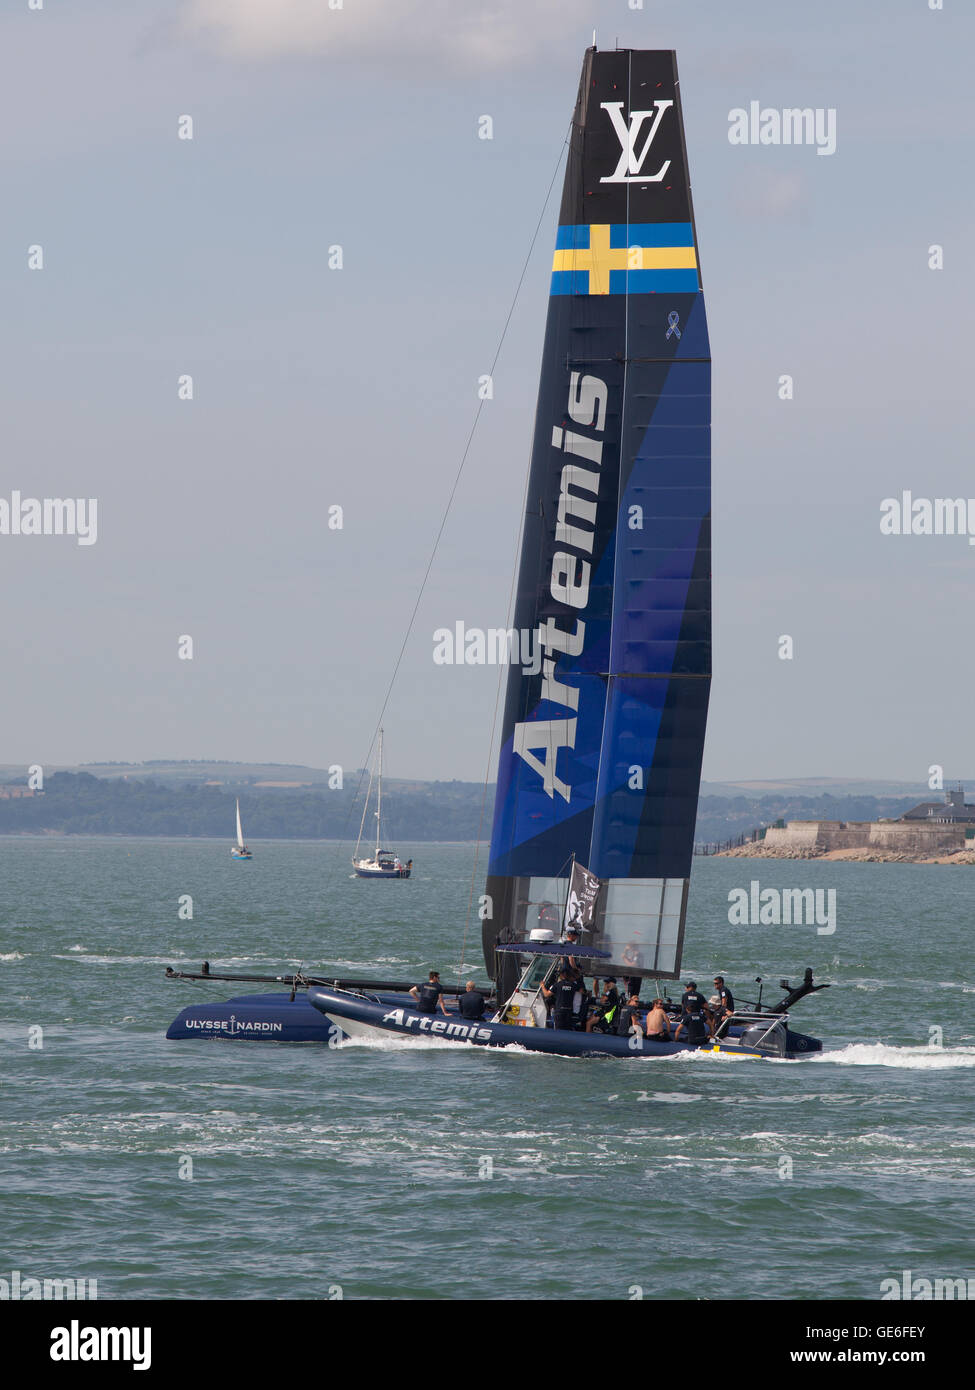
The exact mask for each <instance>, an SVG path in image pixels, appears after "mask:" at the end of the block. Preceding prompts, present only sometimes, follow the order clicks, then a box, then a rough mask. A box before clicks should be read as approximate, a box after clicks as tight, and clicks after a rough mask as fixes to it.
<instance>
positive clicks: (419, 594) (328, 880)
mask: <svg viewBox="0 0 975 1390" xmlns="http://www.w3.org/2000/svg"><path fill="white" fill-rule="evenodd" d="M571 130H572V123H571V121H570V123H569V127H568V129H567V131H566V134H565V138H564V139H563V141H562V147H561V149H560V150H559V155H558V159H557V160H556V162H555V168H554V170H553V171H552V178H551V180H550V182H549V185H548V188H547V190H546V192H545V198H544V200H543V202H542V207H541V210H540V212H539V214H538V220H537V221H536V223H535V230H534V231H533V232H532V236H531V241H530V242H529V245H528V251H527V254H526V256H525V259H524V263H523V264H522V267H521V273H520V275H519V276H518V283H517V285H516V286H515V292H514V296H513V297H512V300H511V305H510V307H509V309H508V313H507V315H506V317H505V321H504V325H503V327H502V329H501V336H500V337H499V339H498V345H497V348H496V349H495V352H494V357H493V359H492V361H491V373H490V374H491V375H492V376H493V375H494V369H495V367H496V366H497V364H498V359H499V357H500V356H501V349H502V347H503V346H504V341H505V338H506V337H507V334H508V329H509V327H510V326H511V320H512V317H513V316H514V312H515V308H516V306H517V303H518V296H519V295H520V294H521V287H522V285H523V284H524V281H525V276H526V274H527V273H528V266H529V263H530V261H531V258H532V255H533V253H534V250H535V243H536V241H537V240H538V234H539V232H540V230H541V227H542V222H543V221H544V218H545V213H546V210H547V208H548V204H549V199H550V198H551V196H552V189H553V188H554V187H555V182H556V179H557V178H558V175H559V169H560V168H561V166H562V158H563V155H564V154H565V151H566V148H567V146H568V143H569V134H570V132H571ZM483 408H484V398H483V397H479V398H478V403H477V410H476V411H475V413H474V420H473V423H472V424H471V428H470V431H469V433H468V436H467V442H466V443H465V445H464V451H463V453H462V454H461V458H460V464H459V466H458V468H457V473H456V476H455V477H454V481H453V485H452V487H451V489H450V493H449V495H448V497H447V504H446V506H445V507H444V511H443V516H442V517H441V519H440V525H439V527H438V528H437V534H436V536H435V538H434V542H433V548H432V549H431V551H430V558H429V560H428V561H427V566H426V569H425V570H424V572H423V578H422V580H421V581H420V587H419V590H418V591H417V596H416V601H415V603H414V604H413V609H412V612H411V613H410V617H409V621H408V623H407V625H406V630H405V632H404V634H403V640H402V642H401V644H400V649H399V652H398V654H397V657H396V661H395V664H394V666H393V670H392V674H391V675H390V678H389V683H388V685H387V687H386V693H385V695H384V696H383V702H382V706H381V707H380V710H379V715H378V718H377V719H376V725H375V728H374V729H373V733H372V739H371V741H370V744H369V752H368V756H367V759H366V765H368V763H369V760H370V759H371V757H372V750H373V748H374V747H375V743H376V738H377V735H378V733H379V729H380V727H381V726H382V722H383V717H384V715H385V713H386V707H387V705H388V704H389V700H390V696H391V695H392V693H393V687H394V685H395V683H396V677H397V676H398V674H399V669H400V666H401V665H402V662H403V656H404V655H405V652H406V646H407V643H408V642H409V639H410V637H411V635H412V632H413V626H414V623H415V622H416V616H417V613H418V612H419V608H420V603H421V601H422V599H423V595H424V592H425V590H426V586H427V581H428V580H429V578H430V573H431V571H432V569H433V565H434V561H435V560H436V557H437V551H438V550H439V548H440V542H441V539H442V538H443V533H444V531H445V529H446V526H447V520H448V518H449V516H450V512H451V509H452V507H453V503H454V498H455V496H456V494H457V489H458V487H459V486H460V480H461V477H462V475H463V472H464V468H465V465H466V463H467V457H468V455H469V453H470V450H471V445H472V444H473V442H474V434H475V432H476V430H477V426H478V422H479V421H480V418H481V411H482V410H483ZM527 492H528V481H527V479H526V482H525V494H526V496H527ZM523 525H524V508H522V526H523ZM519 547H520V537H519ZM516 563H517V561H516ZM513 592H514V578H512V594H513ZM510 602H511V599H510V598H509V605H510ZM509 612H510V607H509ZM503 670H504V668H503V667H501V668H500V671H501V672H502V673H503ZM499 691H500V675H499ZM498 698H499V697H498ZM498 698H496V700H495V711H494V719H495V723H494V724H492V729H491V742H492V745H493V741H494V728H495V724H496V722H497V711H498ZM490 752H491V750H490V749H489V750H488V776H490V765H491V764H490ZM365 770H366V767H365V766H363V767H362V768H361V770H360V773H359V781H358V783H357V784H356V789H355V793H354V795H353V797H352V800H351V802H350V803H349V810H348V811H347V813H346V818H345V826H344V827H343V833H342V839H343V841H344V839H345V835H346V833H347V830H348V824H349V820H350V818H351V815H352V809H353V807H354V806H355V803H356V801H357V800H358V797H359V792H360V791H361V788H362V780H363V777H364V776H365ZM487 785H488V783H487V782H485V788H484V793H483V797H482V802H481V819H480V823H479V826H478V848H479V847H480V837H481V831H482V829H483V824H484V806H485V801H486V798H487ZM363 815H364V813H363ZM476 872H477V863H476V858H475V867H474V874H476ZM333 873H334V865H333V866H332V869H330V871H329V873H328V874H327V875H326V882H325V889H326V895H327V891H328V888H329V886H330V884H331V881H332V874H333ZM473 894H474V887H473V875H472V880H471V901H470V902H469V903H468V910H467V922H468V924H469V922H470V910H471V902H473ZM466 940H467V925H465V928H464V941H465V947H466ZM462 963H463V962H462Z"/></svg>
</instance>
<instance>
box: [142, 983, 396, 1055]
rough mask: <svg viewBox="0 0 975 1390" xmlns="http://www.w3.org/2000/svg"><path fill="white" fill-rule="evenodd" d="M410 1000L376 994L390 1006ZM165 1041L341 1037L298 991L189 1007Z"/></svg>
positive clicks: (336, 1039)
mask: <svg viewBox="0 0 975 1390" xmlns="http://www.w3.org/2000/svg"><path fill="white" fill-rule="evenodd" d="M408 997H409V996H406V995H403V994H397V993H390V994H377V995H376V996H375V998H377V999H380V1000H383V1001H385V1002H387V1003H390V1004H393V1005H395V1004H398V1003H402V1001H403V999H404V998H408ZM166 1037H167V1038H171V1039H175V1040H177V1041H182V1040H186V1039H196V1040H199V1039H201V1038H223V1039H226V1040H228V1041H231V1042H320V1043H329V1044H331V1046H333V1047H334V1046H335V1045H336V1043H338V1042H340V1041H341V1040H342V1034H341V1033H340V1032H339V1030H338V1029H337V1028H336V1027H335V1026H334V1025H333V1024H332V1023H330V1022H329V1021H328V1019H327V1018H326V1017H325V1016H324V1014H322V1013H320V1012H319V1011H318V1009H313V1008H312V1006H311V1004H310V1003H309V1002H308V996H307V994H306V993H304V991H302V990H299V991H298V993H297V994H296V995H295V997H294V999H293V1000H292V998H291V996H290V995H289V994H285V993H282V991H281V990H277V991H275V992H274V993H272V994H241V995H236V996H235V997H234V998H233V999H224V1000H221V1001H219V1002H218V1003H205V1004H189V1005H187V1007H186V1008H185V1009H183V1010H181V1012H180V1013H179V1014H178V1015H177V1016H176V1018H174V1019H173V1021H172V1023H171V1024H170V1025H169V1027H168V1028H167V1030H166Z"/></svg>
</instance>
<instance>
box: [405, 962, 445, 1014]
mask: <svg viewBox="0 0 975 1390" xmlns="http://www.w3.org/2000/svg"><path fill="white" fill-rule="evenodd" d="M410 993H411V994H412V996H413V998H414V999H415V1000H416V1007H417V1010H418V1012H419V1013H421V1014H435V1013H436V1012H437V1003H438V1002H439V1004H440V1008H441V1010H442V1011H443V1013H446V1012H447V1005H446V1004H445V1003H444V1002H443V996H444V988H443V985H442V984H441V983H440V971H439V970H431V971H430V978H429V979H428V980H427V981H426V982H425V983H424V984H422V985H414V986H413V988H412V989H411V990H410Z"/></svg>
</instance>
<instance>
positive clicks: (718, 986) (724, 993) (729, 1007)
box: [708, 975, 735, 1023]
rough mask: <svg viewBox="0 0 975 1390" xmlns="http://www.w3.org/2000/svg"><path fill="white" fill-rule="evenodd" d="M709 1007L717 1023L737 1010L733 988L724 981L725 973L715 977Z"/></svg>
mask: <svg viewBox="0 0 975 1390" xmlns="http://www.w3.org/2000/svg"><path fill="white" fill-rule="evenodd" d="M708 1008H709V1009H710V1010H711V1017H712V1019H713V1020H714V1022H715V1023H718V1022H720V1020H721V1019H723V1018H728V1017H729V1015H731V1014H733V1013H734V1011H735V1001H734V997H733V995H732V993H731V990H730V989H729V988H728V987H727V985H726V984H725V982H724V976H723V975H715V977H714V993H713V994H712V995H711V998H710V999H709V1000H708Z"/></svg>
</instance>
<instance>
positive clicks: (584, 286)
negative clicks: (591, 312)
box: [552, 222, 701, 294]
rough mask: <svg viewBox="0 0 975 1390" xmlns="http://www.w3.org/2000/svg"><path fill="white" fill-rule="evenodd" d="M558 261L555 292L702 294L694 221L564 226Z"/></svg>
mask: <svg viewBox="0 0 975 1390" xmlns="http://www.w3.org/2000/svg"><path fill="white" fill-rule="evenodd" d="M555 248H556V249H555V257H554V259H553V261H552V294H654V293H665V294H667V293H669V294H682V293H683V294H696V293H697V291H698V290H699V289H700V287H701V286H700V281H699V279H698V274H697V252H696V250H695V248H694V231H693V228H692V226H691V224H690V222H630V223H626V222H619V223H605V222H604V223H593V224H591V225H583V226H563V227H560V228H559V230H558V236H557V238H556V242H555Z"/></svg>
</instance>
